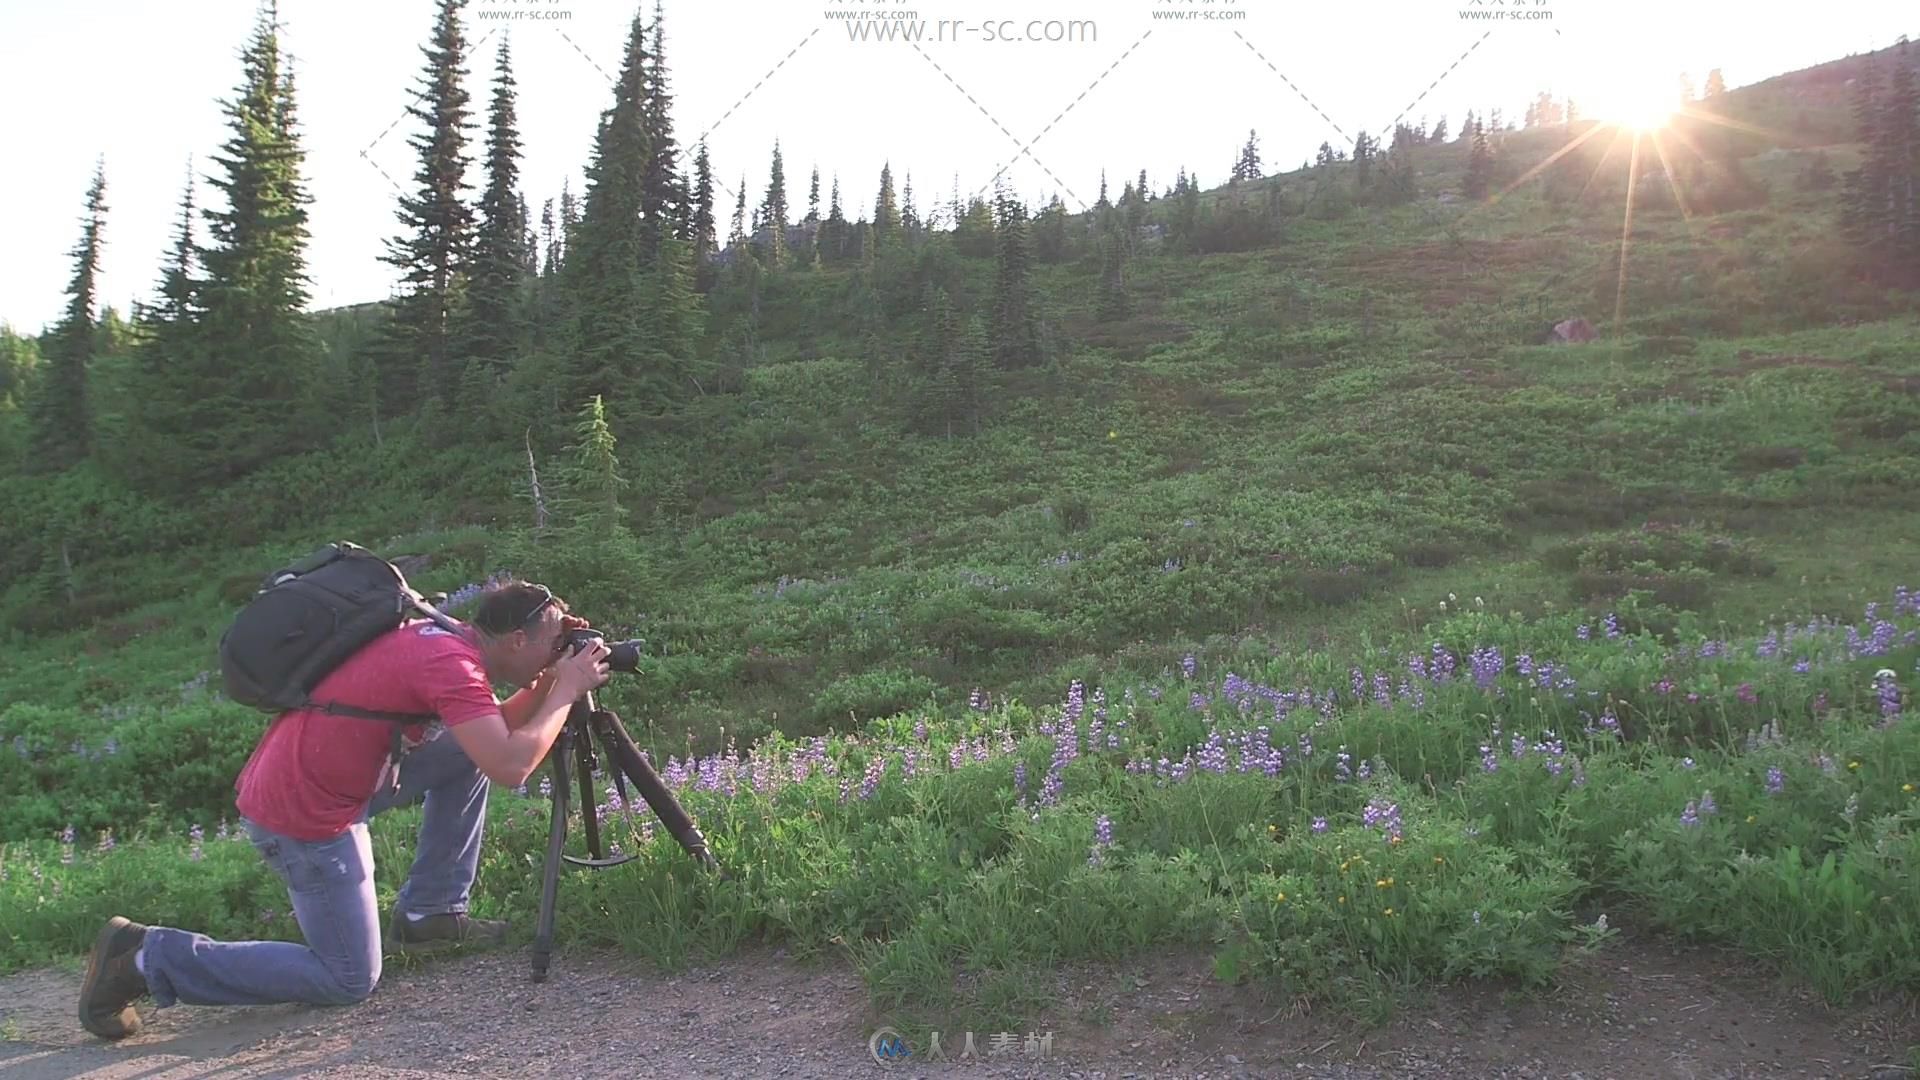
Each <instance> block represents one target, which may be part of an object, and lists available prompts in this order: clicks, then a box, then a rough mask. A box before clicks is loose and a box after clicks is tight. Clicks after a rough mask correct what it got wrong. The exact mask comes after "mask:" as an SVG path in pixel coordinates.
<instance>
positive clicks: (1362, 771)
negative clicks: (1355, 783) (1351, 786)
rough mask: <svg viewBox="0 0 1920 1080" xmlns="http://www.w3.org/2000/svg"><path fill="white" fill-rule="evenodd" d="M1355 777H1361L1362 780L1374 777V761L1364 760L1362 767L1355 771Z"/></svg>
mask: <svg viewBox="0 0 1920 1080" xmlns="http://www.w3.org/2000/svg"><path fill="white" fill-rule="evenodd" d="M1353 775H1355V776H1357V777H1359V778H1360V779H1362V780H1365V779H1367V778H1368V777H1370V776H1372V775H1373V759H1372V758H1365V759H1363V760H1362V761H1361V762H1360V767H1359V768H1358V769H1355V770H1354V773H1353Z"/></svg>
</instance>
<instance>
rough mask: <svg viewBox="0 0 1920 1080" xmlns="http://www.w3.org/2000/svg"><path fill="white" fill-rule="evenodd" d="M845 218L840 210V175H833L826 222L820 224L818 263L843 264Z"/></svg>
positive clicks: (844, 256)
mask: <svg viewBox="0 0 1920 1080" xmlns="http://www.w3.org/2000/svg"><path fill="white" fill-rule="evenodd" d="M848 239H849V237H848V226H847V216H846V214H845V212H844V211H842V210H841V209H840V174H839V173H835V174H833V193H832V195H831V197H830V198H829V200H828V204H827V220H825V221H823V222H821V223H820V236H819V248H820V261H821V262H823V263H827V262H832V263H839V262H844V261H845V260H846V257H847V243H848Z"/></svg>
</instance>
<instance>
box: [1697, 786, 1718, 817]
mask: <svg viewBox="0 0 1920 1080" xmlns="http://www.w3.org/2000/svg"><path fill="white" fill-rule="evenodd" d="M1700 812H1701V813H1703V814H1706V815H1708V816H1712V815H1714V814H1717V813H1719V812H1720V807H1719V805H1718V804H1717V803H1715V802H1714V801H1713V792H1711V791H1706V792H1702V793H1701V794H1700Z"/></svg>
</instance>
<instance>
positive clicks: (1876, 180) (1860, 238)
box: [1840, 54, 1891, 249]
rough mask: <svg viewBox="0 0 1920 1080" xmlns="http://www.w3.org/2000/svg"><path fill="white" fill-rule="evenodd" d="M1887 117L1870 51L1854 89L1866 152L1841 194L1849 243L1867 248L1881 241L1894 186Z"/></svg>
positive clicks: (1857, 122) (1856, 124)
mask: <svg viewBox="0 0 1920 1080" xmlns="http://www.w3.org/2000/svg"><path fill="white" fill-rule="evenodd" d="M1884 120H1885V95H1884V94H1883V92H1882V90H1881V86H1880V72H1879V67H1878V65H1876V64H1875V63H1874V58H1873V56H1872V55H1871V54H1869V55H1868V56H1867V57H1866V58H1865V60H1864V62H1863V63H1862V65H1861V71H1860V75H1859V76H1858V77H1857V78H1856V79H1855V81H1854V88H1853V124H1854V134H1855V137H1856V138H1858V139H1859V141H1860V143H1861V145H1862V146H1863V147H1864V152H1863V153H1862V154H1861V156H1860V164H1859V166H1858V167H1857V168H1855V169H1853V170H1851V171H1849V172H1848V173H1847V175H1846V178H1845V181H1844V183H1843V185H1842V188H1841V196H1840V227H1841V231H1842V232H1843V233H1844V234H1845V235H1846V237H1847V240H1848V242H1850V243H1852V244H1853V245H1854V246H1855V247H1859V248H1863V249H1865V248H1871V247H1873V246H1874V245H1876V244H1877V243H1878V242H1879V240H1880V237H1881V225H1882V224H1883V220H1884V219H1883V218H1882V210H1883V208H1884V207H1885V205H1886V203H1887V192H1888V190H1889V189H1890V187H1891V177H1890V175H1889V170H1888V168H1887V161H1886V157H1885V153H1884V151H1885V146H1886V143H1885V141H1884V140H1883V139H1882V138H1881V137H1880V125H1881V124H1882V123H1883V122H1884Z"/></svg>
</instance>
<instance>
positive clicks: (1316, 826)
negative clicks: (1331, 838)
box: [1313, 817, 1327, 833]
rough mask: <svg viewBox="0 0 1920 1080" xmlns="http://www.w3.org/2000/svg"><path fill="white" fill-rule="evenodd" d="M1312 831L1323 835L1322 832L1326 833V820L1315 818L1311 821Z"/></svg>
mask: <svg viewBox="0 0 1920 1080" xmlns="http://www.w3.org/2000/svg"><path fill="white" fill-rule="evenodd" d="M1313 831H1314V832H1317V833H1323V832H1326V831H1327V819H1326V818H1323V817H1317V818H1314V819H1313Z"/></svg>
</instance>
